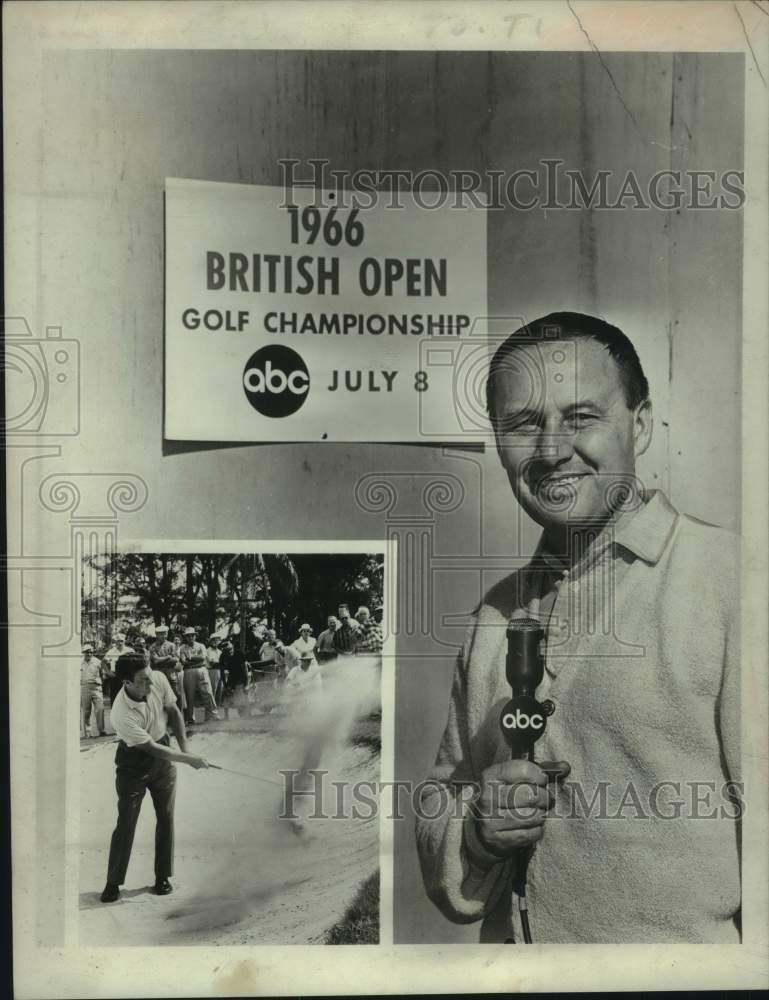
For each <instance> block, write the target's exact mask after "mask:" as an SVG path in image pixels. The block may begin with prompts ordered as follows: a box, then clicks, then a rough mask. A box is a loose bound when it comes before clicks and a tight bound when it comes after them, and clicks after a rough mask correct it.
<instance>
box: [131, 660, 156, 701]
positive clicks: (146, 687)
mask: <svg viewBox="0 0 769 1000" xmlns="http://www.w3.org/2000/svg"><path fill="white" fill-rule="evenodd" d="M150 674H151V672H150V669H149V667H146V668H145V669H144V670H137V671H136V673H135V674H134V677H133V680H132V681H125V687H126V690H127V691H128V693H129V694H130V695H131V696H132V697H133V698H139V699H140V700H141V699H142V698H146V697H147V695H148V694H149V692H150Z"/></svg>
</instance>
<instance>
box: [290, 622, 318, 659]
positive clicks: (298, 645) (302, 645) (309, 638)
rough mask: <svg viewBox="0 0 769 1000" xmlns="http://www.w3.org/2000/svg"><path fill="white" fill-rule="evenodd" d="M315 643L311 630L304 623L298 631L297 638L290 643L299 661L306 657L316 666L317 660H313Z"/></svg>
mask: <svg viewBox="0 0 769 1000" xmlns="http://www.w3.org/2000/svg"><path fill="white" fill-rule="evenodd" d="M316 642H317V640H316V639H315V638H314V636H313V634H312V628H311V627H310V626H309V625H308V624H307V622H305V623H304V624H303V625H302V627H301V628H300V629H299V638H298V639H295V640H294V641H293V642H292V643H291V649H292V650H293V651H294V652H295V653H296V654H297V656H298V657H299V659H300V660H301V659H302V658H303V657H305V656H307V657H309V659H310V660H311V661H312V662H314V663H316V664H317V660H316V659H315V646H316Z"/></svg>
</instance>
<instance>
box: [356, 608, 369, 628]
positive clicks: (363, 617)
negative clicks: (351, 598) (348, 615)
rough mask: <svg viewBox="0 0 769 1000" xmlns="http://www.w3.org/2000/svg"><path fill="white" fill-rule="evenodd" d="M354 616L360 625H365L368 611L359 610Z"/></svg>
mask: <svg viewBox="0 0 769 1000" xmlns="http://www.w3.org/2000/svg"><path fill="white" fill-rule="evenodd" d="M355 617H356V618H357V619H358V622H359V623H360V624H361V625H365V624H366V622H367V621H368V619H369V613H368V611H359V612H358V614H357V615H356V616H355Z"/></svg>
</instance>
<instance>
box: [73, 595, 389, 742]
mask: <svg viewBox="0 0 769 1000" xmlns="http://www.w3.org/2000/svg"><path fill="white" fill-rule="evenodd" d="M233 632H234V629H233V627H232V626H225V627H224V628H223V629H221V630H219V631H218V632H214V633H212V634H211V635H209V636H207V637H204V634H203V632H202V630H200V629H196V628H195V627H193V626H191V625H188V626H183V627H182V626H176V627H173V628H172V627H170V626H168V625H164V624H160V625H156V626H155V629H154V633H155V634H154V637H150V638H149V642H148V638H147V637H146V636H145V635H144V634H143V633H142V632H140V631H139V630H135V631H133V632H125V633H124V632H119V631H115V632H113V634H112V637H111V640H110V642H109V643H108V644H106V648H105V649H103V651H101V652H100V653H99V655H96V653H97V651H96V649H95V648H94V645H93V644H91V643H84V645H83V648H82V651H83V658H82V661H81V665H80V736H81V738H86V737H88V736H90V735H91V732H92V722H95V726H96V733H94V735H100V736H106V735H108V729H107V724H106V722H105V697H106V698H107V699H109V704H110V705H112V703H113V702H114V700H115V698H116V697H117V694H118V692H119V691H120V689H121V686H122V684H121V681H120V680H119V679H118V677H117V675H116V671H115V665H116V663H117V661H118V659H119V658H120V657H121V656H122V655H124V654H125V653H139V654H140V655H141V656H143V657H144V659H145V660H146V663H147V666H148V667H150V668H151V669H153V670H159V671H161V672H162V673H163V674H165V676H166V677H167V678H168V681H169V683H170V684H171V688H172V690H173V692H174V694H175V696H176V700H177V703H178V705H179V708H180V709H181V711H182V712H183V714H184V718H185V722H186V724H187V726H193V725H196V724H197V723H198V720H197V719H196V718H195V708H196V706H197V705H198V703H202V706H203V711H204V716H203V720H202V721H203V722H204V723H205V722H208V721H209V720H210V719H219V718H220V717H221V716H220V709H221V710H222V711H223V712H224V716H225V718H226V719H229V717H230V712H231V711H232V710H233V709H234V710H237V712H238V715H239V716H241V717H242V716H250V715H253V714H256V713H260V712H262V711H270V710H271V707H273V706H274V705H275V704H276V703H278V702H279V701H280V700H281V698H280V694H279V692H281V691H283V690H284V691H285V692H286V693H287V694H289V693H291V692H294V693H296V692H299V691H309V690H317V689H319V688H320V687H321V686H322V682H323V665H324V664H327V663H329V662H331V661H333V660H335V659H336V658H337V657H348V656H356V655H363V656H370V655H376V654H378V653H381V651H382V627H381V625H380V624H379V622H378V621H377V620H376V619H375V618H374V616H373V615H372V614H371V613H370V611H369V609H368V608H367V607H363V606H362V607H359V608H358V610H357V611H356V613H355V615H354V616H353V615H351V614H350V609H349V607H348V605H346V604H342V605H340V606H339V608H338V610H337V614H336V615H329V616H328V617H327V619H326V627H325V629H323V630H322V631H321V632H320V634H319V635H318V636H317V637H316V636H315V635H314V629H313V628H312V626H311V625H310V624H309V623H306V622H305V623H303V624H302V625H301V626H300V628H299V635H298V636H296V638H294V639H293V640H289V641H284V640H283V639H282V638H280V637H279V635H278V633H277V631H276V630H275V629H274V628H270V627H268V623H267V621H266V620H265V619H258V618H252V619H251V621H250V622H249V625H248V629H247V631H246V636H245V641H244V642H241V636H240V634H233ZM276 692H278V693H276Z"/></svg>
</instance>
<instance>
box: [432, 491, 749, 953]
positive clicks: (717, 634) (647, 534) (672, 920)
mask: <svg viewBox="0 0 769 1000" xmlns="http://www.w3.org/2000/svg"><path fill="white" fill-rule="evenodd" d="M737 542H738V539H737V538H736V537H735V536H733V535H730V534H729V533H727V532H726V531H724V530H722V529H720V528H715V527H713V526H711V525H706V524H704V523H702V522H700V521H697V520H696V519H694V518H690V517H688V516H686V515H680V514H678V513H677V512H676V511H675V510H674V508H673V507H672V506H671V505H670V504H669V502H668V501H667V500H666V498H665V497H664V496H663V495H662V494H661V493H656V494H652V496H651V499H650V500H649V501H648V502H647V503H646V504H645V506H643V507H642V508H641V509H640V510H639V511H637V512H636V513H634V514H632V515H628V514H626V515H624V516H623V517H622V518H620V519H619V520H618V521H617V522H616V523H615V524H613V525H612V526H610V529H607V531H606V532H604V535H603V536H602V541H601V543H599V544H596V545H595V546H593V548H592V550H591V552H590V553H589V554H588V556H587V557H586V559H585V560H583V562H582V563H581V564H579V563H578V564H577V565H575V566H574V567H573V568H572V569H571V571H570V572H568V573H566V574H565V575H564V577H563V578H562V580H560V581H559V582H558V583H556V584H555V587H554V601H553V604H552V610H551V612H550V615H549V619H548V620H547V643H546V649H547V652H546V667H545V676H544V680H543V682H542V684H541V685H540V687H539V688H538V690H537V697H538V698H539V699H540V700H542V699H543V698H551V699H552V700H553V701H554V702H555V705H556V711H555V714H554V715H553V716H552V717H551V718H550V719H549V720H548V724H547V728H546V732H545V735H544V736H543V737H542V739H541V740H540V741H539V742H538V743H537V744H536V745H535V751H536V757H537V759H538V760H566V761H568V762H569V763H570V764H571V774H570V776H569V778H568V779H567V781H566V782H564V783H563V784H562V785H559V786H558V791H557V799H556V808H555V810H554V815H551V816H549V817H548V819H547V820H546V822H545V833H544V837H543V839H542V840H541V841H540V843H539V844H538V845H537V847H536V850H535V851H534V854H533V857H532V859H531V862H530V865H529V869H528V893H527V894H528V899H529V912H530V917H531V924H532V931H533V936H534V940H535V942H543V943H544V942H687V941H690V942H697V941H702V942H718V943H730V942H738V941H739V940H740V931H739V921H740V852H739V834H740V829H739V828H740V824H739V818H738V814H739V812H740V805H741V799H740V791H739V788H738V789H737V790H736V793H735V789H734V788H731V789H729V788H725V785H726V783H728V782H734V783H739V781H740V766H739V765H740V727H739V721H740V693H739V657H738V635H737V628H738V621H739V616H738V607H739V573H738V544H737ZM543 566H544V564H543V562H542V560H541V559H539V560H538V559H537V558H536V557H535V559H534V560H533V561H532V562H531V563H529V565H528V566H527V567H524V568H523V569H522V570H519V571H518V572H516V573H513V574H512V575H511V576H509V577H508V578H506V579H505V580H503V581H502V582H501V583H500V584H498V585H497V586H496V587H494V588H493V589H492V590H491V591H490V592H489V593H488V594H487V595H486V597H485V598H484V601H483V603H482V605H481V607H480V608H479V609H478V610H477V612H476V620H475V624H474V625H473V627H472V628H471V630H470V632H469V633H468V638H467V641H466V643H465V645H464V647H463V649H462V651H461V653H460V656H459V659H458V663H457V669H456V673H455V678H454V684H453V689H452V696H451V704H450V711H449V719H448V723H447V726H446V730H445V733H444V737H443V741H442V744H441V748H440V751H439V753H438V758H437V763H436V766H435V769H434V771H433V773H432V775H431V777H433V778H434V779H435V780H436V781H437V782H439V783H440V784H441V785H442V786H443V787H442V788H441V789H440V791H439V790H438V789H435V788H434V789H433V790H432V791H428V792H427V793H426V795H425V798H424V800H423V813H424V814H425V815H428V816H429V815H433V814H434V813H435V812H436V811H438V810H439V805H440V802H439V800H440V798H441V793H442V794H443V795H444V796H445V794H446V792H448V794H449V795H450V797H451V801H452V802H455V801H457V800H458V797H461V796H460V791H459V788H458V787H457V785H454V784H450V782H452V781H457V780H459V781H462V780H465V781H467V780H471V781H476V782H478V781H479V780H480V777H481V772H482V771H483V770H484V768H486V767H488V766H489V765H491V764H493V763H497V762H501V761H503V760H506V759H508V757H509V750H508V748H507V746H506V744H505V743H504V742H503V740H502V737H501V734H500V730H499V715H500V711H501V708H502V705H503V704H504V702H505V701H506V700H507V699H508V698H509V697H510V689H509V687H508V686H507V683H506V680H505V670H504V662H505V648H506V647H505V629H506V625H507V622H508V620H509V619H510V617H511V616H532V615H533V616H535V617H536V616H537V615H538V612H539V611H540V597H541V590H542V587H541V584H542V580H543ZM538 567H539V568H538ZM552 596H553V595H552V594H551V600H552ZM543 603H544V602H543ZM541 617H546V616H541ZM601 782H603V783H604V792H605V796H606V804H607V805H606V809H605V810H604V812H606V813H608V814H609V816H613V818H606V817H605V816H604V817H601V816H600V815H596V813H597V812H599V811H600V810H598V809H595V810H593V811H592V812H590V811H589V810H588V809H587V808H586V807H585V806H584V803H585V802H587V803H590V801H591V799H592V798H593V795H594V794H595V793H596V791H597V790H599V789H600V783H601ZM660 782H672V783H673V784H672V785H664V786H662V787H661V788H659V783H660ZM698 782H699V783H700V784H696V783H698ZM575 784H576V785H579V787H580V789H581V793H582V795H581V796H580V795H579V794H578V792H577V791H576V790H575V788H574V786H575ZM629 784H630V785H631V786H632V788H631V789H630V791H628V785H629ZM655 786H658V790H659V794H658V796H657V798H656V809H655V799H654V794H653V791H652V790H653V789H654V788H655ZM735 799H736V800H737V804H735ZM676 802H679V803H683V805H679V806H676ZM623 803H624V805H623ZM676 812H678V813H680V815H679V816H678V818H662V816H663V815H664V816H674V815H675V814H676ZM661 814H662V815H661ZM570 815H571V817H572V818H568V817H569V816H570ZM575 815H576V818H574V817H575ZM417 845H418V850H419V856H420V861H421V865H422V872H423V876H424V881H425V886H426V888H427V892H428V894H429V896H430V898H431V899H432V900H433V902H435V903H436V905H437V906H438V907H439V908H440V909H441V911H442V912H443V913H444V914H445V915H446V916H447V917H448V918H449V919H451V920H454V921H457V922H462V923H469V922H472V921H476V920H483V927H482V930H481V940H482V941H500V940H504V939H505V938H506V937H508V936H510V935H511V934H514V935H515V939H516V940H521V936H520V934H519V927H518V923H517V908H516V907H515V906H513V905H512V902H511V890H510V883H511V872H512V866H513V864H514V863H515V862H514V861H512V860H511V861H499V860H497V859H496V858H495V857H494V856H493V855H491V854H489V853H488V852H487V851H486V850H485V849H484V848H483V846H482V845H481V843H480V840H479V839H478V836H477V832H476V829H475V826H474V821H473V820H472V818H470V816H469V814H468V812H467V809H466V808H458V809H455V810H453V811H452V810H448V812H447V811H446V810H445V809H444V810H443V813H442V815H441V816H439V817H438V818H437V819H435V820H427V819H420V820H418V821H417ZM514 899H515V897H512V900H513V901H514Z"/></svg>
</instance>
